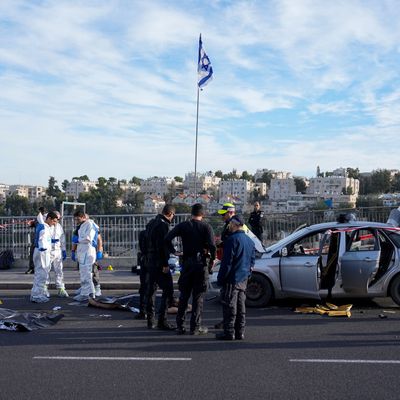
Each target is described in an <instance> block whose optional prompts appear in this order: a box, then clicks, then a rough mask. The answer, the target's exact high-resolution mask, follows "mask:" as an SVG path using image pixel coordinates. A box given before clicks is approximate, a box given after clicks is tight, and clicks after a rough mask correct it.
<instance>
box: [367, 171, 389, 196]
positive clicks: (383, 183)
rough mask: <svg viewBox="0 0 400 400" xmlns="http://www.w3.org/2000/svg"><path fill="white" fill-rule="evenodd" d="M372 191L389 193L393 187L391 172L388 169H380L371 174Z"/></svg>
mask: <svg viewBox="0 0 400 400" xmlns="http://www.w3.org/2000/svg"><path fill="white" fill-rule="evenodd" d="M371 188H372V190H373V191H372V193H389V192H390V189H391V174H390V171H389V170H388V169H378V170H376V171H374V172H373V173H372V175H371Z"/></svg>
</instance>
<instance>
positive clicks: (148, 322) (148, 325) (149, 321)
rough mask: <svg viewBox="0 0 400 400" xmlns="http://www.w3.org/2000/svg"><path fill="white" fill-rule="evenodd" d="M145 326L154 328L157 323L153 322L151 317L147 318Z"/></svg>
mask: <svg viewBox="0 0 400 400" xmlns="http://www.w3.org/2000/svg"><path fill="white" fill-rule="evenodd" d="M147 328H148V329H156V328H157V325H156V323H155V322H154V320H152V319H148V320H147Z"/></svg>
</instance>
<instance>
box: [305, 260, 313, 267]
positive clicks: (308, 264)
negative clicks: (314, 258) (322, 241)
mask: <svg viewBox="0 0 400 400" xmlns="http://www.w3.org/2000/svg"><path fill="white" fill-rule="evenodd" d="M313 265H314V264H313V263H310V262H309V261H307V262H306V263H304V266H305V267H312V266H313Z"/></svg>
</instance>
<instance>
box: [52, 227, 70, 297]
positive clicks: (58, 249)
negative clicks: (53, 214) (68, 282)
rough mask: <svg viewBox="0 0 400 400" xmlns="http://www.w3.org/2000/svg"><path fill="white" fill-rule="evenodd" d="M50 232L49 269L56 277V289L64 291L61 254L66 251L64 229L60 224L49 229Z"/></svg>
mask: <svg viewBox="0 0 400 400" xmlns="http://www.w3.org/2000/svg"><path fill="white" fill-rule="evenodd" d="M50 232H51V242H52V243H51V252H50V269H54V273H55V275H56V288H57V289H65V285H64V273H63V262H62V252H63V251H65V250H66V247H65V235H64V229H63V227H62V226H61V224H60V223H58V222H57V224H56V225H54V226H51V227H50ZM48 283H49V282H48Z"/></svg>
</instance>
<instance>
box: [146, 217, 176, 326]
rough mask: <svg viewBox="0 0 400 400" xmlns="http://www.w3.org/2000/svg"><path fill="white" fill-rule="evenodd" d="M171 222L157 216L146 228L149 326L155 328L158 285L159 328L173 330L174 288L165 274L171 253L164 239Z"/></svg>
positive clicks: (169, 275)
mask: <svg viewBox="0 0 400 400" xmlns="http://www.w3.org/2000/svg"><path fill="white" fill-rule="evenodd" d="M169 224H170V221H169V220H168V219H167V218H166V217H165V216H164V215H161V214H159V215H157V217H156V218H154V220H153V221H151V223H149V224H148V226H147V228H146V247H147V270H148V288H147V296H146V297H147V307H146V311H147V326H148V328H154V315H155V294H156V291H157V285H158V286H159V287H160V289H161V290H162V296H161V303H160V308H159V310H158V327H159V328H162V329H163V328H165V329H169V328H172V327H171V326H170V325H169V324H168V323H167V310H168V308H167V302H168V299H170V298H172V297H173V293H174V287H173V282H172V275H171V273H170V272H169V271H168V273H164V272H163V267H166V266H168V259H169V251H168V249H167V247H166V246H165V242H164V238H165V236H166V234H167V233H168V230H169Z"/></svg>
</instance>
